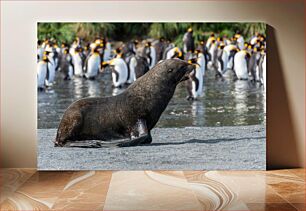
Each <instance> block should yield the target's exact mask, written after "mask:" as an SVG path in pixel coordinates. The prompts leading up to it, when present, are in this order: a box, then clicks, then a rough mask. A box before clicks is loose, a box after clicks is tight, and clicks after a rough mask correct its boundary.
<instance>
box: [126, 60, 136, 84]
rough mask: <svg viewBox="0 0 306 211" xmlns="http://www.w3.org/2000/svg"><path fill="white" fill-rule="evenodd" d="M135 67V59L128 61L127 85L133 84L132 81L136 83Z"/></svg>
mask: <svg viewBox="0 0 306 211" xmlns="http://www.w3.org/2000/svg"><path fill="white" fill-rule="evenodd" d="M136 65H137V61H136V58H135V57H132V58H131V60H130V65H129V68H130V78H129V80H128V83H133V82H134V81H136V74H135V67H136Z"/></svg>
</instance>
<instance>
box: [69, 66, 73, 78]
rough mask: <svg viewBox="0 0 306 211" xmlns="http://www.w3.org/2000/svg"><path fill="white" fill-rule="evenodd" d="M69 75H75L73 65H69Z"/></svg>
mask: <svg viewBox="0 0 306 211" xmlns="http://www.w3.org/2000/svg"><path fill="white" fill-rule="evenodd" d="M68 76H69V78H72V77H73V67H72V66H71V65H69V69H68Z"/></svg>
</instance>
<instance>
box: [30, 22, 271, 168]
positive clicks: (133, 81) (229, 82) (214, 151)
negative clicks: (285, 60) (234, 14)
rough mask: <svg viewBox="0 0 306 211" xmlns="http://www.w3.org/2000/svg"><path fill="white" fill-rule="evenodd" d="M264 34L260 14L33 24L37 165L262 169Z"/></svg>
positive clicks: (264, 125) (264, 126)
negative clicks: (253, 19) (235, 18)
mask: <svg viewBox="0 0 306 211" xmlns="http://www.w3.org/2000/svg"><path fill="white" fill-rule="evenodd" d="M266 39H267V38H266V24H264V23H230V22H226V23H205V22H202V23H200V22H196V23H185V22H179V23H176V22H160V23H159V22H154V23H148V22H146V23H139V22H138V23H104V22H101V23H85V22H78V23H70V22H65V23H64V22H63V23H62V22H39V23H37V70H36V71H37V107H38V114H37V117H38V124H37V125H38V130H37V133H38V136H37V138H38V140H37V144H38V158H37V159H38V169H39V170H91V169H92V170H144V169H145V170H212V169H218V170H223V169H231V170H238V169H244V170H247V169H261V170H264V169H265V168H266V90H267V85H266V80H267V79H266V72H267V70H266V62H267V61H266ZM33 45H34V43H33Z"/></svg>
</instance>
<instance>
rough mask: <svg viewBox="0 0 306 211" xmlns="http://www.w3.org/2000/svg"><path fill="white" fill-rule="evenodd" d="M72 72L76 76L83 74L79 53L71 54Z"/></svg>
mask: <svg viewBox="0 0 306 211" xmlns="http://www.w3.org/2000/svg"><path fill="white" fill-rule="evenodd" d="M72 58H73V65H74V74H75V75H77V76H82V75H83V67H82V59H81V56H80V55H79V54H75V55H73V57H72Z"/></svg>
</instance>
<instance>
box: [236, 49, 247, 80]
mask: <svg viewBox="0 0 306 211" xmlns="http://www.w3.org/2000/svg"><path fill="white" fill-rule="evenodd" d="M250 57H251V54H250V53H249V52H248V51H247V50H241V51H239V52H237V53H236V54H235V57H234V70H235V73H236V76H237V78H238V79H239V80H248V61H249V59H250Z"/></svg>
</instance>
